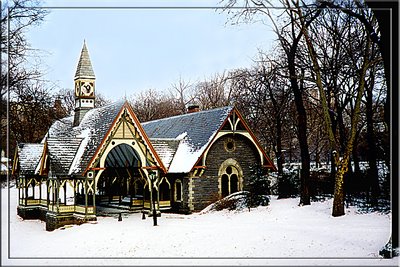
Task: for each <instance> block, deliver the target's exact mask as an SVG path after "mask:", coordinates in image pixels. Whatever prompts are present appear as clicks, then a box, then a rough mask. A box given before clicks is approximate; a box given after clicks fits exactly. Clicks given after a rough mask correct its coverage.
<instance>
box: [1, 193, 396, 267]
mask: <svg viewBox="0 0 400 267" xmlns="http://www.w3.org/2000/svg"><path fill="white" fill-rule="evenodd" d="M298 202H299V200H298V199H282V200H277V199H276V197H272V200H271V203H270V206H268V207H259V208H256V209H252V210H251V212H248V210H247V211H241V212H234V211H231V212H229V211H219V212H210V213H204V214H199V213H196V214H192V215H179V214H165V213H164V214H162V217H161V218H158V224H159V226H156V227H154V226H153V223H152V219H151V218H147V219H146V220H142V219H141V214H138V213H136V214H129V215H128V214H127V215H125V216H124V217H123V220H122V221H118V220H117V218H113V217H98V221H97V222H95V223H87V224H83V225H80V226H78V225H73V226H71V227H64V228H62V229H57V230H55V231H53V232H47V231H45V224H44V223H43V222H41V221H39V220H25V221H24V220H22V219H21V218H19V217H18V216H17V215H16V203H17V195H16V189H15V188H11V189H10V203H8V190H7V189H2V265H41V266H43V265H45V264H47V265H64V266H65V265H86V264H90V265H151V264H156V265H164V264H165V265H182V264H183V265H196V264H202V265H237V264H241V265H246V264H248V265H280V264H283V265H301V264H305V265H318V264H322V265H327V264H333V265H340V264H346V265H356V266H360V265H392V266H393V265H394V266H397V265H398V258H394V259H390V260H386V259H381V258H380V256H379V255H378V252H379V250H380V249H381V248H382V247H383V246H384V245H385V244H386V242H387V241H388V239H389V236H390V227H391V215H390V214H389V215H388V214H386V215H384V214H379V213H371V214H358V213H357V212H356V209H355V208H350V209H347V210H346V215H345V216H342V217H338V218H334V217H332V216H331V206H332V200H328V201H325V202H313V203H312V205H311V206H304V207H299V206H297V204H298ZM8 204H9V205H8ZM8 207H10V208H11V209H10V219H8ZM8 230H9V232H8ZM8 237H9V239H8Z"/></svg>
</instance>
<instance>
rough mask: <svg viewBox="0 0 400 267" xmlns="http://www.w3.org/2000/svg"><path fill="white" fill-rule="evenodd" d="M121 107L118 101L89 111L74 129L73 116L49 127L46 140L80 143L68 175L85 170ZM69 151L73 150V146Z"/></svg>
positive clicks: (121, 102) (122, 102)
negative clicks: (59, 139) (63, 139)
mask: <svg viewBox="0 0 400 267" xmlns="http://www.w3.org/2000/svg"><path fill="white" fill-rule="evenodd" d="M123 105H124V101H118V102H115V103H112V104H109V105H106V106H103V107H100V108H94V109H91V110H89V111H88V112H87V113H86V114H85V116H84V117H83V119H82V121H81V123H80V124H79V125H78V126H76V127H73V120H74V119H73V116H71V117H68V118H65V119H63V120H61V121H57V122H55V123H54V124H53V125H52V126H51V127H50V129H49V133H48V138H52V137H55V138H61V139H62V138H75V139H77V140H79V142H80V146H79V147H78V148H77V149H76V150H75V158H74V159H73V160H72V162H71V166H70V168H69V174H78V173H82V172H83V171H84V170H85V168H86V166H87V165H88V164H89V161H90V160H91V159H92V157H93V155H94V153H95V152H96V149H97V147H98V146H99V145H100V143H101V141H102V140H103V138H104V136H105V135H106V133H107V131H108V130H109V129H110V127H111V125H112V123H113V121H114V119H115V118H116V117H117V115H118V112H119V111H120V110H121V108H122V106H123ZM65 140H67V139H65ZM71 140H72V139H71ZM76 142H78V141H74V145H76V144H77V143H76ZM70 149H71V150H74V149H75V146H73V147H71V148H70ZM71 150H70V151H71ZM71 153H72V152H71Z"/></svg>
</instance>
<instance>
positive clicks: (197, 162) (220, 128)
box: [191, 108, 234, 171]
mask: <svg viewBox="0 0 400 267" xmlns="http://www.w3.org/2000/svg"><path fill="white" fill-rule="evenodd" d="M233 110H234V108H232V110H231V111H230V112H229V114H228V115H227V116H226V118H225V120H224V122H223V123H222V124H221V126H220V127H219V129H218V131H217V132H216V133H215V134H214V136H213V138H212V139H211V142H209V143H208V145H207V147H206V149H204V151H203V153H201V155H200V156H199V158H198V159H197V161H196V163H195V164H194V166H193V167H192V169H191V171H193V170H194V169H195V167H196V166H197V164H199V161H200V160H201V158H202V157H203V156H204V153H205V152H206V151H208V149H209V148H210V146H211V145H212V144H213V143H214V141H215V138H216V137H217V135H218V133H219V132H220V131H221V130H222V129H223V128H224V126H225V124H226V123H227V122H228V119H229V117H230V116H231V114H232V112H233Z"/></svg>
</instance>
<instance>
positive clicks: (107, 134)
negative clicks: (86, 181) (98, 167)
mask: <svg viewBox="0 0 400 267" xmlns="http://www.w3.org/2000/svg"><path fill="white" fill-rule="evenodd" d="M124 106H125V104H124V105H123V106H122V108H121V110H120V111H119V112H118V114H117V116H116V117H115V119H114V121H113V123H112V124H111V127H110V128H109V129H108V131H107V133H106V134H105V135H104V137H103V140H102V141H101V143H100V145H98V147H97V148H96V151H95V152H94V155H93V157H92V158H91V159H90V161H89V163H88V165H87V166H86V169H85V170H84V171H83V173H82V176H85V175H86V172H87V171H88V170H89V166H90V165H92V163H93V161H94V159H95V158H96V157H97V156H98V154H99V152H100V148H101V147H102V146H103V144H104V143H105V141H106V139H107V137H108V136H109V135H110V133H111V131H112V129H113V128H114V126H115V124H116V123H117V121H118V118H119V117H120V116H121V114H122V112H123V110H124Z"/></svg>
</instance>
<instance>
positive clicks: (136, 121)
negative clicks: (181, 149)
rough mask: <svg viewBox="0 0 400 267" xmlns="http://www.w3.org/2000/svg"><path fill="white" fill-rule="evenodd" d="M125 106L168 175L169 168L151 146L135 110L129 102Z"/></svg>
mask: <svg viewBox="0 0 400 267" xmlns="http://www.w3.org/2000/svg"><path fill="white" fill-rule="evenodd" d="M124 106H126V108H127V110H128V112H129V114H130V115H131V117H132V118H133V121H134V122H135V124H136V126H137V128H139V134H141V135H142V137H143V139H144V141H145V142H146V144H147V146H148V147H149V148H150V152H151V153H152V154H153V156H154V157H155V159H156V161H157V162H158V164H159V165H160V167H161V169H162V170H163V172H164V173H167V168H165V166H164V164H163V162H162V161H161V159H160V157H159V156H158V154H157V152H156V150H155V149H154V147H153V145H152V144H151V142H150V139H149V137H148V136H147V134H146V132H145V130H144V129H143V127H142V124H141V123H140V121H139V120H138V118H137V117H136V115H135V112H133V109H132V107H131V105H129V103H128V102H125V104H124Z"/></svg>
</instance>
